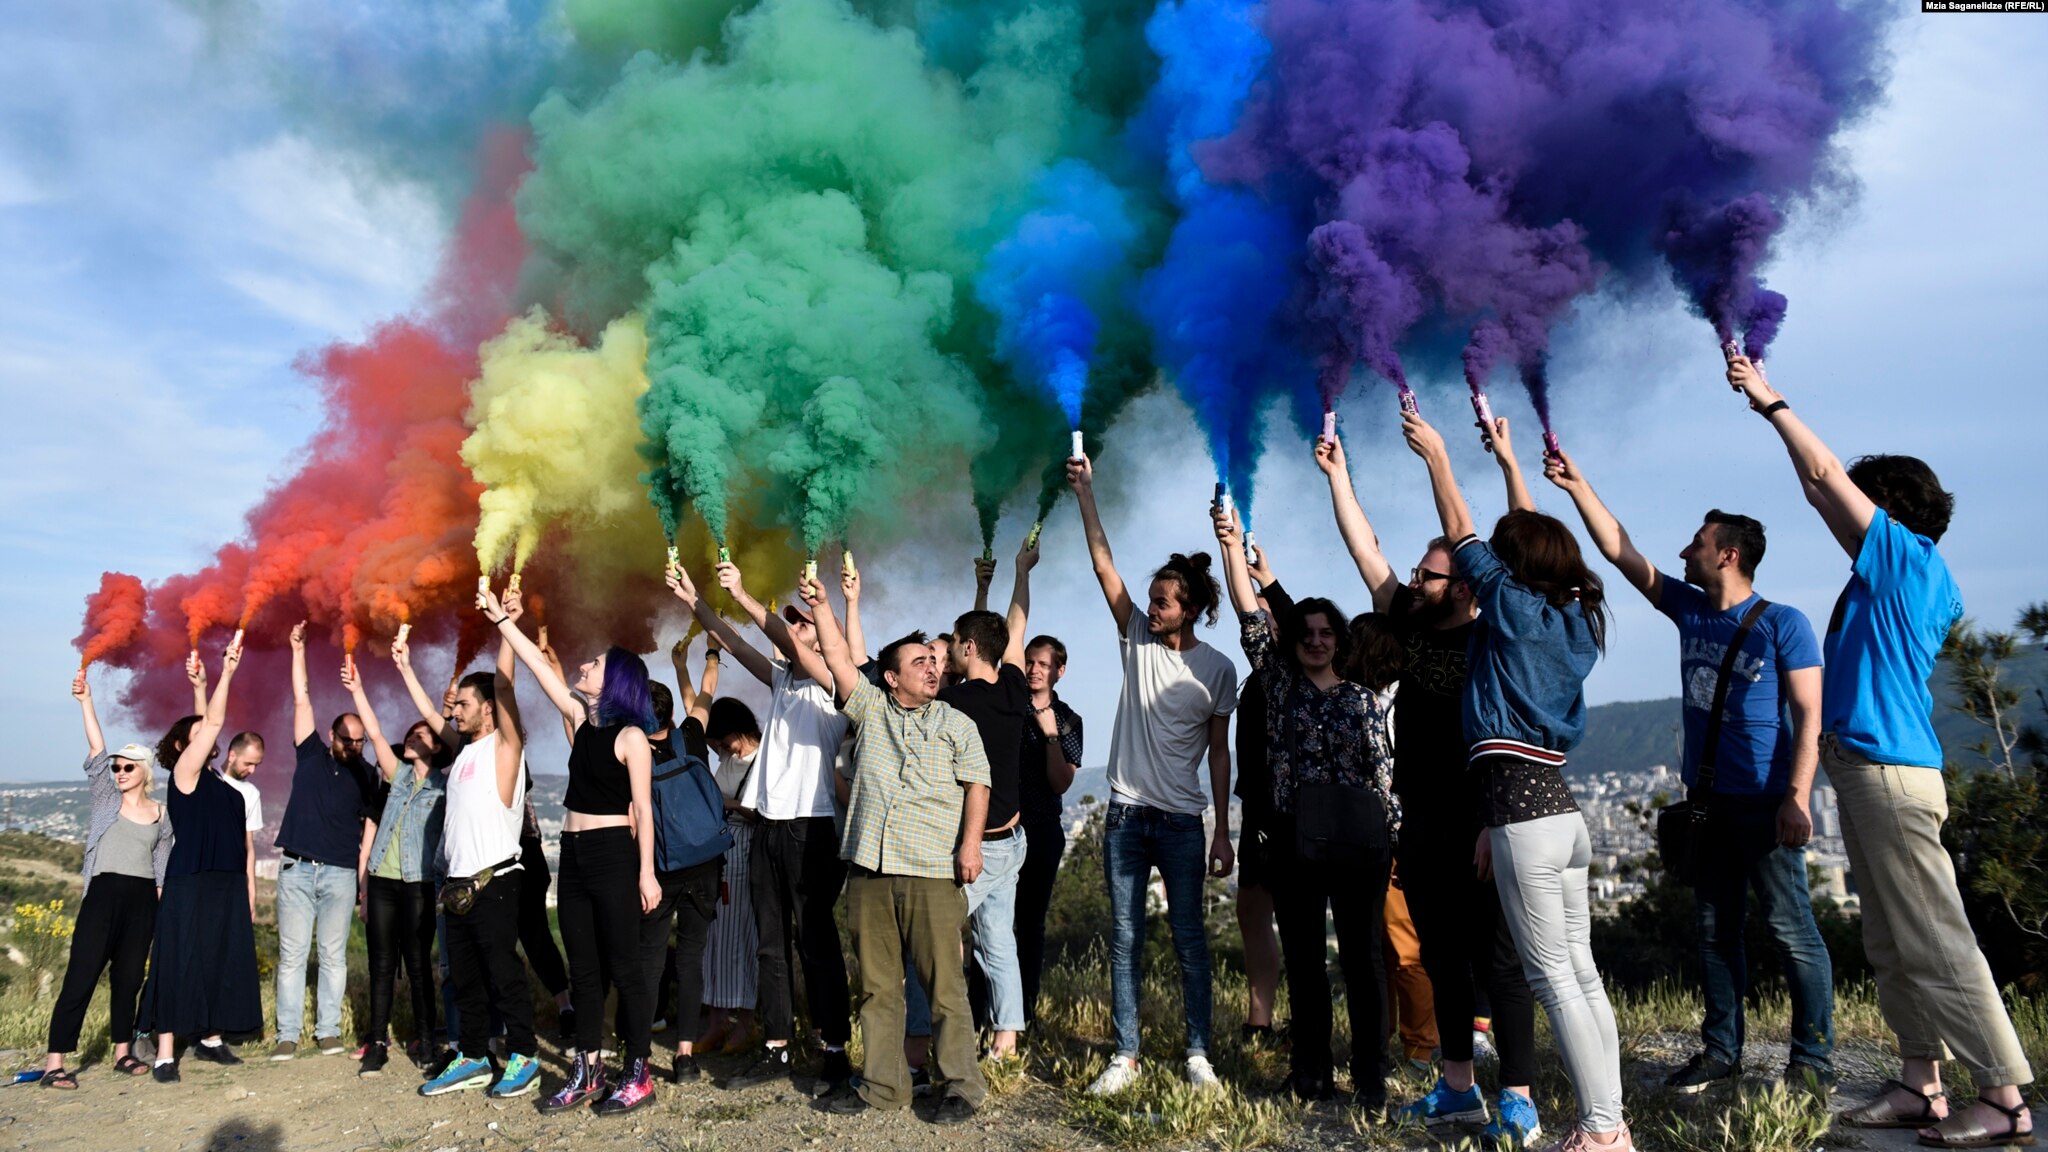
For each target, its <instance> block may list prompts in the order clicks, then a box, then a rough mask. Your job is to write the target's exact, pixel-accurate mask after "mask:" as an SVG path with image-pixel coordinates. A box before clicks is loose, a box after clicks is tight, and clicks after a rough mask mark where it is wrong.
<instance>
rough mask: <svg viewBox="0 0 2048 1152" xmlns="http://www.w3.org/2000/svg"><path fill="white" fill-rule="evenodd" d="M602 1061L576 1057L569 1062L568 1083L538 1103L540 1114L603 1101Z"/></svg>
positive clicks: (600, 1059)
mask: <svg viewBox="0 0 2048 1152" xmlns="http://www.w3.org/2000/svg"><path fill="white" fill-rule="evenodd" d="M604 1093H605V1083H604V1060H603V1059H602V1058H599V1059H598V1060H597V1061H596V1062H594V1063H593V1062H592V1061H589V1060H585V1059H583V1058H582V1057H581V1056H577V1057H575V1058H573V1059H571V1060H570V1061H569V1082H568V1083H566V1084H564V1085H562V1086H561V1087H560V1088H557V1089H556V1090H555V1094H554V1095H552V1096H550V1097H548V1098H547V1099H545V1100H543V1101H541V1102H540V1110H541V1111H542V1112H566V1111H568V1110H569V1109H571V1108H574V1107H576V1106H578V1105H580V1104H589V1103H593V1102H595V1101H598V1100H602V1099H604Z"/></svg>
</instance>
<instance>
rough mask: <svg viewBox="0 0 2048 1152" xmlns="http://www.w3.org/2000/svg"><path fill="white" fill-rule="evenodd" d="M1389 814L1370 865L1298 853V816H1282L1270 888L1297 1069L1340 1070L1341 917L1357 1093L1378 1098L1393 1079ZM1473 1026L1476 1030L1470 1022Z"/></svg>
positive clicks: (1319, 1074) (1300, 1072)
mask: <svg viewBox="0 0 2048 1152" xmlns="http://www.w3.org/2000/svg"><path fill="white" fill-rule="evenodd" d="M1384 819H1385V818H1384V815H1382V817H1381V821H1382V822H1381V823H1380V824H1379V826H1378V827H1377V828H1375V829H1373V830H1372V831H1371V833H1370V834H1371V835H1372V836H1373V837H1374V838H1375V840H1376V843H1374V844H1373V846H1372V847H1371V848H1369V849H1368V850H1367V853H1366V857H1365V859H1364V861H1363V862H1362V863H1358V864H1345V865H1333V864H1327V863H1317V862H1313V861H1308V860H1303V859H1301V858H1300V857H1299V856H1297V855H1296V853H1295V851H1294V825H1293V821H1292V820H1291V819H1289V818H1288V817H1287V816H1285V815H1281V816H1279V817H1278V818H1277V819H1276V820H1275V822H1274V823H1275V828H1276V830H1277V835H1276V836H1275V839H1274V844H1275V847H1274V850H1273V858H1272V863H1273V878H1272V883H1271V885H1270V890H1271V891H1272V893H1273V914H1274V919H1275V920H1276V921H1278V923H1279V928H1280V958H1281V962H1282V964H1284V965H1285V967H1286V970H1287V989H1288V992H1287V1002H1288V1003H1289V1004H1291V1005H1293V1008H1292V1012H1293V1015H1292V1017H1291V1023H1290V1025H1289V1029H1290V1031H1291V1033H1292V1037H1293V1039H1292V1053H1293V1055H1292V1062H1291V1063H1292V1070H1293V1072H1294V1074H1295V1076H1296V1077H1298V1078H1300V1079H1304V1080H1328V1079H1330V1078H1331V1076H1332V1072H1333V1069H1334V1068H1335V1061H1334V1059H1333V1058H1332V1056H1331V1053H1330V1036H1331V1032H1332V1030H1333V1029H1332V1026H1331V1024H1332V1018H1333V1016H1334V1015H1335V1013H1334V1009H1335V1004H1334V1003H1333V1002H1332V1000H1331V996H1330V970H1329V943H1328V940H1329V937H1328V935H1327V933H1326V932H1325V930H1324V925H1325V924H1326V923H1328V922H1329V921H1334V922H1335V924H1336V928H1337V963H1338V966H1339V967H1340V968H1342V969H1343V972H1344V1006H1345V1008H1346V1014H1347V1015H1348V1016H1349V1017H1350V1019H1351V1080H1352V1083H1353V1085H1355V1089H1356V1091H1358V1092H1361V1093H1367V1094H1371V1095H1377V1094H1379V1093H1380V1092H1382V1091H1383V1089H1382V1087H1381V1085H1382V1082H1383V1080H1384V1079H1385V1076H1386V999H1387V975H1386V959H1385V956H1384V954H1383V950H1382V949H1383V942H1382V940H1381V935H1382V932H1383V925H1382V920H1383V918H1384V916H1385V908H1386V899H1387V877H1388V874H1389V873H1390V872H1391V871H1392V869H1393V855H1392V853H1391V851H1390V850H1389V845H1388V844H1387V839H1386V825H1385V824H1384V822H1383V821H1384ZM1326 914H1327V916H1328V917H1329V920H1327V921H1326V919H1325V916H1326ZM1466 1031H1467V1032H1468V1033H1469V1032H1470V1031H1471V1022H1470V1021H1467V1022H1466ZM1468 1038H1469V1037H1468Z"/></svg>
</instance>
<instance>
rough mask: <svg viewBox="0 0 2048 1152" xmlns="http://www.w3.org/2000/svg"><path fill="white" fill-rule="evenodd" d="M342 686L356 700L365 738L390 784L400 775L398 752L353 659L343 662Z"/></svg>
mask: <svg viewBox="0 0 2048 1152" xmlns="http://www.w3.org/2000/svg"><path fill="white" fill-rule="evenodd" d="M341 686H342V687H343V688H346V689H348V695H349V699H351V700H353V701H355V706H356V715H357V716H358V717H360V718H361V719H362V722H363V738H364V739H365V740H367V741H369V744H370V747H371V748H372V749H373V750H374V751H375V752H376V753H377V767H378V769H380V770H381V771H382V772H383V773H384V782H385V783H386V784H389V783H390V782H391V779H392V777H394V776H396V775H398V768H399V759H398V753H396V752H394V751H392V750H391V741H389V740H387V739H385V738H384V726H383V725H382V724H379V723H377V710H376V709H375V708H372V707H371V706H370V694H369V693H368V692H365V691H363V678H362V676H361V674H359V673H358V672H357V671H356V666H355V664H354V662H352V661H348V660H344V661H342V663H341Z"/></svg>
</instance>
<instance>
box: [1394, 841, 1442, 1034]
mask: <svg viewBox="0 0 2048 1152" xmlns="http://www.w3.org/2000/svg"><path fill="white" fill-rule="evenodd" d="M1386 929H1387V934H1386V962H1387V964H1386V966H1387V999H1388V1000H1389V1001H1390V1004H1389V1007H1390V1008H1391V1009H1392V1011H1391V1012H1389V1013H1388V1019H1390V1020H1393V1021H1395V1022H1396V1024H1397V1026H1398V1027H1399V1028H1400V1029H1401V1049H1402V1052H1403V1053H1404V1054H1405V1055H1406V1056H1407V1057H1408V1058H1409V1059H1410V1060H1428V1059H1429V1058H1430V1054H1431V1052H1433V1051H1434V1050H1435V1049H1436V1047H1437V1034H1436V995H1435V993H1434V992H1433V991H1431V989H1430V986H1429V974H1428V973H1426V972H1424V971H1423V970H1422V941H1421V940H1420V939H1419V938H1418V937H1417V936H1416V935H1415V921H1414V920H1412V919H1410V918H1409V916H1408V895H1407V893H1405V892H1403V891H1402V890H1401V883H1400V876H1399V875H1398V874H1397V875H1396V876H1395V877H1394V878H1393V882H1392V883H1390V884H1388V885H1387V907H1386Z"/></svg>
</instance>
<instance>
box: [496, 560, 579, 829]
mask: <svg viewBox="0 0 2048 1152" xmlns="http://www.w3.org/2000/svg"><path fill="white" fill-rule="evenodd" d="M476 606H477V608H478V609H479V610H481V611H482V612H483V614H484V617H485V619H488V620H493V621H496V622H497V624H498V661H497V663H496V665H494V666H493V667H492V669H491V696H492V698H493V699H495V700H496V701H497V712H498V726H497V734H498V763H497V765H496V767H497V769H498V802H499V803H500V804H503V805H505V806H506V807H507V808H510V807H511V806H512V798H513V797H514V796H517V795H519V774H520V772H521V770H522V769H524V768H525V766H526V722H525V720H524V718H522V717H521V716H520V714H519V694H518V692H516V691H515V690H514V682H513V676H514V673H515V672H516V669H515V668H514V667H513V664H512V653H511V651H510V648H511V645H512V642H513V641H512V638H513V637H514V636H517V637H518V638H519V640H520V641H521V642H523V643H525V644H526V646H527V647H529V648H531V647H533V644H532V642H531V641H528V640H527V639H526V637H525V636H522V635H520V633H519V629H518V628H517V627H514V626H512V624H511V622H510V621H509V620H508V619H507V618H506V616H505V610H504V607H503V606H502V605H500V604H499V603H498V598H497V597H495V596H493V595H491V593H490V591H489V590H488V589H486V590H484V591H481V592H478V593H477V596H476ZM508 632H509V633H510V634H511V635H509V636H508V635H506V633H508ZM556 680H557V682H558V683H559V682H560V677H557V678H556Z"/></svg>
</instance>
